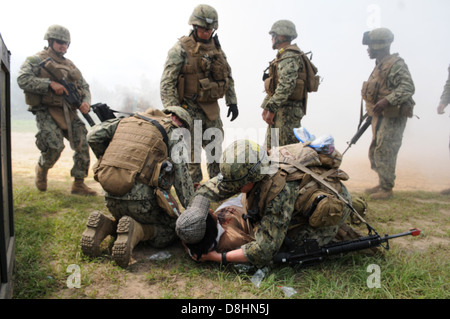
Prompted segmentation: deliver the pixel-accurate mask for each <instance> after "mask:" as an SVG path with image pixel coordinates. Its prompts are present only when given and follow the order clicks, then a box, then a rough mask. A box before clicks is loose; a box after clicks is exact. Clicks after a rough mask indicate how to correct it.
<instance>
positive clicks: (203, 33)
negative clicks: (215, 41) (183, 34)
mask: <svg viewBox="0 0 450 319" xmlns="http://www.w3.org/2000/svg"><path fill="white" fill-rule="evenodd" d="M213 31H214V29H205V28H202V27H199V26H197V36H198V37H199V38H200V39H202V40H209V39H210V38H211V35H212V33H213Z"/></svg>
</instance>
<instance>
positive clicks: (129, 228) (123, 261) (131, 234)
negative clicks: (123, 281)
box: [112, 216, 155, 268]
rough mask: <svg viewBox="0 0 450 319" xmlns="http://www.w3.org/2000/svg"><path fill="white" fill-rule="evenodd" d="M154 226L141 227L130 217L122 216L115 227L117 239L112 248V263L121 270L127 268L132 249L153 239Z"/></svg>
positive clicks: (141, 225)
mask: <svg viewBox="0 0 450 319" xmlns="http://www.w3.org/2000/svg"><path fill="white" fill-rule="evenodd" d="M154 227H155V226H153V225H143V224H140V223H138V222H137V221H135V220H134V219H133V218H131V217H130V216H124V217H122V218H121V219H120V220H119V224H118V225H117V239H116V241H115V242H114V246H113V248H112V257H113V259H114V261H115V262H116V263H117V264H118V265H119V266H120V267H122V268H126V267H128V264H129V263H130V259H131V254H132V252H133V249H134V247H136V245H137V244H138V243H139V242H140V241H145V240H149V239H152V238H154V237H155V228H154Z"/></svg>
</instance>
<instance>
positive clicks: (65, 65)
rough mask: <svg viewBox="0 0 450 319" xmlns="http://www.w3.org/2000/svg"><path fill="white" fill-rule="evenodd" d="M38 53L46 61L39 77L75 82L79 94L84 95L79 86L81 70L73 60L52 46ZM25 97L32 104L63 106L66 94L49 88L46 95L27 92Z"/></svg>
mask: <svg viewBox="0 0 450 319" xmlns="http://www.w3.org/2000/svg"><path fill="white" fill-rule="evenodd" d="M37 55H38V56H39V57H40V58H41V60H42V61H43V62H45V63H44V64H43V65H42V66H41V67H40V70H39V75H38V77H39V78H43V79H50V80H52V81H57V82H58V81H61V80H65V81H66V82H68V83H73V84H74V85H75V87H76V88H77V91H78V94H79V95H80V96H82V93H83V91H82V89H81V88H80V87H79V86H78V81H79V80H80V79H81V72H80V70H78V68H77V67H76V66H75V64H73V62H72V61H70V60H69V59H66V58H64V57H59V56H58V55H56V54H55V53H54V52H53V51H52V49H50V48H48V49H46V50H42V51H41V52H39V53H38V54H37ZM48 58H51V60H47V59H48ZM25 99H26V103H27V104H28V105H30V106H36V105H39V104H44V105H47V106H57V107H62V105H63V101H64V95H56V94H55V92H53V90H50V89H49V90H48V92H47V93H46V94H44V95H37V94H32V93H29V92H25Z"/></svg>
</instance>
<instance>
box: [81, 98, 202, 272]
mask: <svg viewBox="0 0 450 319" xmlns="http://www.w3.org/2000/svg"><path fill="white" fill-rule="evenodd" d="M155 121H156V122H155ZM191 125H192V119H191V117H190V116H189V114H188V113H187V112H186V110H184V109H183V108H181V107H177V106H172V107H167V108H165V109H164V111H163V112H161V111H159V110H153V109H149V110H147V111H146V112H145V113H142V114H140V113H138V114H137V115H134V116H131V117H129V118H125V119H121V118H117V119H111V120H107V121H104V122H102V123H100V124H97V125H96V126H94V127H93V130H92V131H91V132H90V133H89V135H88V142H89V145H90V147H91V148H92V150H93V152H94V154H95V155H96V157H97V158H98V159H99V160H98V161H97V163H96V165H95V166H94V174H95V175H94V178H95V179H96V180H97V181H98V182H100V184H101V185H102V187H103V189H104V190H105V192H106V193H105V201H106V206H107V208H108V209H109V211H110V212H111V214H112V215H113V217H114V218H109V217H106V216H105V215H103V214H101V213H99V212H93V213H92V214H91V215H90V216H89V219H88V222H87V225H86V230H85V231H84V233H83V235H82V238H81V248H82V251H83V252H84V253H85V254H86V255H88V256H93V257H95V256H98V255H99V253H100V244H101V242H102V241H103V240H104V239H105V238H106V237H107V236H108V235H117V239H116V241H115V243H114V246H113V249H112V257H113V259H114V260H115V262H116V263H117V264H118V265H120V266H121V267H123V268H125V267H127V266H128V264H129V261H130V258H131V255H132V250H133V248H134V247H135V246H136V245H137V244H138V243H139V242H140V241H146V242H148V243H149V244H151V245H152V246H154V247H157V248H161V247H165V246H167V245H169V244H171V243H172V242H173V241H174V240H175V239H176V238H177V236H176V234H175V221H176V218H177V215H178V214H179V212H180V210H179V208H178V204H177V202H176V201H175V200H174V198H173V197H172V195H171V194H170V189H171V186H172V185H173V186H174V188H175V191H176V194H177V196H178V198H179V200H180V203H181V204H182V205H183V206H184V207H187V205H188V203H189V201H190V200H191V197H192V196H193V193H194V189H193V184H192V180H191V178H190V175H189V170H188V166H187V164H186V161H183V160H175V155H177V154H175V153H173V152H176V149H179V144H180V143H181V144H182V146H183V147H182V148H181V149H187V146H186V145H184V141H183V140H182V139H181V140H179V139H177V137H176V136H175V135H174V132H175V130H176V129H181V130H187V129H189V127H190V126H191ZM171 153H172V156H170V154H171Z"/></svg>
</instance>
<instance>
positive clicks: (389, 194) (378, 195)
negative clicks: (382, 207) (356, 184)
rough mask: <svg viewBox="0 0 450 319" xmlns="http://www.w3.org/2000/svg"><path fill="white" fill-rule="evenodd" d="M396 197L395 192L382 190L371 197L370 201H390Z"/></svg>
mask: <svg viewBox="0 0 450 319" xmlns="http://www.w3.org/2000/svg"><path fill="white" fill-rule="evenodd" d="M393 195H394V192H393V191H392V189H384V188H381V189H380V191H379V192H376V193H373V194H371V195H370V196H369V197H370V199H375V200H378V199H389V198H391V197H392V196H393Z"/></svg>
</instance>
